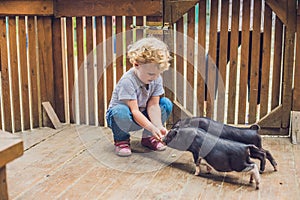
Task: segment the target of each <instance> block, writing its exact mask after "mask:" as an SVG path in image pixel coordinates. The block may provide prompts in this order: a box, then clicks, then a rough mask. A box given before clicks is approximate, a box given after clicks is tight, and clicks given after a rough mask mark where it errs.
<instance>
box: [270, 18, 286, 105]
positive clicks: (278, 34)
mask: <svg viewBox="0 0 300 200" xmlns="http://www.w3.org/2000/svg"><path fill="white" fill-rule="evenodd" d="M274 37H275V44H274V55H275V56H274V63H273V83H272V102H271V109H274V108H276V107H277V106H278V105H279V103H280V102H279V98H280V82H281V80H280V74H281V58H282V45H283V44H282V40H283V23H282V22H281V20H280V19H279V18H278V17H276V21H275V36H274Z"/></svg>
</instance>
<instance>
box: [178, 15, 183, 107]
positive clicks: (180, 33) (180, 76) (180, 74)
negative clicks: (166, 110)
mask: <svg viewBox="0 0 300 200" xmlns="http://www.w3.org/2000/svg"><path fill="white" fill-rule="evenodd" d="M176 28H177V30H176V31H177V32H176V94H177V96H176V97H177V101H178V102H179V103H180V104H182V105H183V102H184V100H183V97H184V93H183V92H184V90H183V85H184V83H183V81H184V77H183V65H184V64H183V63H184V60H183V56H184V55H183V51H184V47H183V45H184V44H183V41H184V40H183V17H182V18H180V19H179V20H178V21H177V23H176Z"/></svg>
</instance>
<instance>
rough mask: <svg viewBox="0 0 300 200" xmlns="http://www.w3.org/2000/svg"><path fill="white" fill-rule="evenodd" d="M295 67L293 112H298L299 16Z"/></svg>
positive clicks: (299, 86)
mask: <svg viewBox="0 0 300 200" xmlns="http://www.w3.org/2000/svg"><path fill="white" fill-rule="evenodd" d="M296 41H297V43H296V66H295V74H294V77H295V82H294V93H293V111H300V80H299V79H297V78H296V77H300V15H298V16H297V39H296Z"/></svg>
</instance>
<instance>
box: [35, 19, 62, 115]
mask: <svg viewBox="0 0 300 200" xmlns="http://www.w3.org/2000/svg"><path fill="white" fill-rule="evenodd" d="M37 23H38V39H39V40H38V41H39V44H38V46H39V64H40V81H41V100H42V102H45V101H49V102H50V103H51V104H52V105H53V106H54V107H55V104H54V87H53V86H54V84H53V55H52V52H53V51H52V45H53V43H52V27H51V24H52V21H51V17H38V21H37ZM60 48H61V47H60ZM54 109H55V108H54Z"/></svg>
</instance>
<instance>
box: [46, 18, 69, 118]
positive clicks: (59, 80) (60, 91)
mask: <svg viewBox="0 0 300 200" xmlns="http://www.w3.org/2000/svg"><path fill="white" fill-rule="evenodd" d="M52 20H53V24H52V26H53V48H54V49H55V51H54V52H53V58H54V59H53V64H54V76H55V79H54V80H55V82H54V85H55V90H54V95H55V98H54V100H55V108H56V109H55V112H56V114H57V116H58V118H59V119H60V121H61V122H64V121H65V112H64V111H65V104H64V80H63V79H64V78H65V77H64V75H63V63H62V60H63V58H62V35H61V19H60V18H54V19H52ZM41 81H43V80H41Z"/></svg>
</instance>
